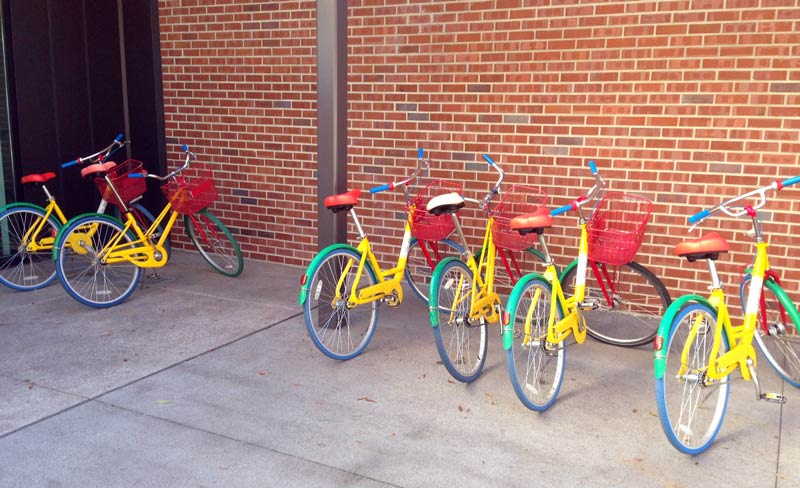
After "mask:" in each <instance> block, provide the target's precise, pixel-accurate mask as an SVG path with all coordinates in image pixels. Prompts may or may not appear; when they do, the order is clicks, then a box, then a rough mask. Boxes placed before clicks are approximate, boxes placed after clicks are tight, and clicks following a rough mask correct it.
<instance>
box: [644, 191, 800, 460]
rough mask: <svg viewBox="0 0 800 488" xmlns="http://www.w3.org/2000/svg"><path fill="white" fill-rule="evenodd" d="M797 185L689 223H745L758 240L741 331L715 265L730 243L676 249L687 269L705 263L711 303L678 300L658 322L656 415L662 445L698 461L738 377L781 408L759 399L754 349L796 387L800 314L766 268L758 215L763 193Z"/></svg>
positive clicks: (708, 241)
mask: <svg viewBox="0 0 800 488" xmlns="http://www.w3.org/2000/svg"><path fill="white" fill-rule="evenodd" d="M796 183H800V176H796V177H794V178H789V179H787V180H783V181H776V182H774V183H772V184H771V185H768V186H765V187H763V188H758V189H756V190H753V191H750V192H748V193H745V194H743V195H740V196H738V197H735V198H733V199H731V200H728V201H726V202H723V203H721V204H719V205H717V206H715V207H713V208H711V209H710V210H703V211H702V212H700V213H698V214H696V215H693V216H691V217H690V218H689V223H690V224H693V225H692V228H694V226H695V225H698V224H699V223H700V222H701V221H703V220H704V219H706V218H708V217H710V216H712V215H714V214H716V213H719V212H721V213H724V214H725V215H728V216H730V217H747V218H749V219H750V221H751V223H752V225H753V232H752V233H750V234H748V235H749V236H750V237H752V238H753V240H754V241H755V245H756V254H755V258H754V260H753V266H752V268H751V271H750V275H749V276H748V277H745V279H744V280H743V282H742V285H741V293H742V294H741V298H742V304H743V306H744V322H743V323H742V324H741V325H733V324H732V323H731V318H730V315H729V312H728V307H727V305H726V304H725V294H724V293H723V283H722V281H721V279H720V276H719V274H718V273H717V268H716V264H715V261H716V260H717V259H718V258H719V255H720V254H721V253H726V252H728V250H729V249H730V244H729V243H728V241H727V240H725V239H723V238H722V237H721V236H720V235H719V234H718V233H716V232H710V233H707V234H706V235H704V236H701V237H700V238H699V239H690V240H687V241H683V242H681V243H680V244H678V245H677V246H676V247H675V253H676V254H677V255H679V256H681V257H685V258H686V259H687V260H689V262H694V261H697V260H705V261H706V264H707V266H708V271H709V273H710V274H711V286H710V290H711V296H709V297H708V298H705V297H702V296H699V295H685V296H682V297H680V298H679V299H677V300H675V303H673V304H672V306H671V307H670V308H669V309H667V311H666V313H665V314H664V317H663V319H662V320H661V325H660V327H659V329H658V335H657V336H656V339H655V343H654V347H655V359H654V367H655V380H656V403H657V404H658V415H659V417H660V419H661V427H662V428H663V429H664V433H665V434H666V436H667V439H668V440H669V441H670V443H671V444H672V445H673V446H674V447H675V448H676V449H678V450H679V451H681V452H684V453H686V454H698V453H701V452H703V451H705V450H706V449H707V448H708V447H709V446H710V445H711V443H712V442H714V439H715V438H716V436H717V433H718V432H719V429H720V427H721V426H722V421H723V419H724V417H725V411H726V409H727V407H728V394H729V391H730V383H731V381H732V379H733V378H732V376H733V375H734V374H735V373H737V372H738V373H739V374H741V376H742V378H744V380H745V381H750V380H752V381H753V385H754V386H755V390H756V398H757V399H758V400H766V401H769V402H775V403H784V402H785V401H786V398H785V397H784V396H783V395H781V394H779V393H762V392H761V387H760V385H759V383H758V376H756V351H755V348H754V347H753V344H754V342H755V344H756V345H757V346H758V347H759V349H760V350H761V352H762V353H763V354H764V357H765V358H766V359H767V362H768V363H769V364H770V365H771V366H772V367H773V368H774V369H775V371H776V372H777V373H778V374H779V375H780V376H781V377H782V378H783V379H784V380H785V381H786V382H787V383H789V384H791V385H792V386H795V387H800V335H798V331H797V327H798V325H800V314H798V312H797V307H796V306H795V305H794V304H793V303H792V301H791V300H790V299H789V296H788V295H787V294H786V292H785V291H784V290H783V288H781V286H780V283H779V280H778V277H777V274H776V273H775V272H774V271H772V270H771V269H770V266H769V259H768V258H767V246H768V243H767V240H766V238H765V236H764V233H763V228H762V223H761V219H760V217H759V215H758V213H757V212H756V210H758V209H759V208H761V207H763V206H764V204H765V203H766V201H767V192H768V191H771V190H775V191H777V190H780V189H782V188H784V187H787V186H790V185H794V184H796ZM748 202H752V205H750V204H748Z"/></svg>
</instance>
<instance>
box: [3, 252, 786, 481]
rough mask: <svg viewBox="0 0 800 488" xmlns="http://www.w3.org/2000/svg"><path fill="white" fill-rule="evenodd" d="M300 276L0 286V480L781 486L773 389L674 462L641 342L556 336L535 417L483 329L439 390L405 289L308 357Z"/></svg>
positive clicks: (739, 405)
mask: <svg viewBox="0 0 800 488" xmlns="http://www.w3.org/2000/svg"><path fill="white" fill-rule="evenodd" d="M302 272H303V270H301V269H299V268H291V267H286V266H278V265H274V264H267V263H261V262H252V261H249V262H247V263H246V265H245V271H244V273H243V274H242V276H241V277H239V278H237V279H230V278H226V277H224V276H221V275H218V274H216V273H214V272H213V271H212V270H211V269H210V268H208V267H207V266H206V265H205V263H204V262H203V261H202V260H201V259H200V257H199V256H198V255H197V254H194V253H184V252H178V253H176V254H175V256H173V258H172V259H171V262H170V264H169V265H168V266H167V267H166V268H164V269H163V270H161V274H162V276H161V279H160V280H158V281H153V280H147V281H146V283H145V286H144V289H139V290H137V291H136V292H135V293H134V294H133V295H132V296H131V298H130V299H129V300H128V301H127V302H126V303H124V304H122V305H120V306H117V307H115V308H112V309H110V310H93V309H90V308H87V307H84V306H83V305H80V304H79V303H77V302H76V301H74V300H72V299H71V298H70V297H69V296H67V294H66V292H64V291H63V289H62V288H61V285H60V284H59V283H58V282H56V283H54V284H53V285H51V286H50V287H48V288H46V289H44V290H39V291H35V292H29V293H18V292H13V291H11V290H9V289H6V288H0V310H1V311H2V312H1V313H0V486H2V487H26V488H27V487H45V486H47V487H61V486H65V487H79V486H80V487H117V486H119V487H130V486H145V487H162V486H163V487H183V486H186V487H199V486H220V487H251V486H258V487H262V486H264V487H271V486H275V487H286V486H302V487H308V486H315V487H316V486H358V487H368V486H402V487H411V486H434V487H438V486H465V487H466V486H511V487H515V486H519V487H531V486H614V487H619V486H630V487H641V486H648V487H650V486H663V487H680V486H686V487H690V486H700V485H701V484H709V485H711V484H712V483H713V484H716V485H717V486H744V487H781V488H784V487H785V488H788V487H794V486H800V464H799V463H798V459H800V418H799V417H800V392H798V391H796V390H795V389H793V388H791V387H787V389H786V390H785V394H786V395H787V397H788V403H787V404H786V405H784V406H779V405H772V404H766V403H764V402H757V401H756V400H755V395H754V393H753V388H752V385H751V384H749V383H744V382H742V381H738V382H736V383H735V385H734V387H733V388H732V392H731V398H730V402H729V409H728V413H727V415H726V418H725V423H724V425H723V427H722V430H721V432H720V435H719V437H718V438H717V441H716V443H715V444H714V445H713V446H712V447H711V448H710V449H709V450H708V451H707V452H706V453H704V454H702V455H700V456H697V457H688V456H685V455H683V454H681V453H679V452H678V451H676V450H675V449H674V448H673V447H672V446H671V445H670V444H669V443H668V442H667V440H666V438H665V436H664V434H663V432H662V431H661V427H660V423H659V420H658V416H657V414H656V405H655V398H654V397H655V395H654V386H653V372H652V356H653V355H652V351H651V350H650V348H649V347H645V348H640V349H621V348H614V347H610V346H605V345H602V344H599V343H596V342H593V341H591V340H588V341H587V342H586V343H585V344H583V345H581V346H573V347H571V348H570V349H569V353H568V357H567V374H566V377H565V379H564V385H563V387H562V390H561V395H560V396H559V399H558V401H557V402H556V403H555V405H554V406H553V407H552V408H551V409H550V410H549V411H547V412H545V413H543V414H537V413H535V412H531V411H529V410H527V409H526V408H525V407H524V406H523V405H522V404H521V403H520V402H519V401H518V400H517V398H516V396H515V395H514V392H513V390H512V388H511V385H510V383H509V380H508V377H507V376H508V374H507V371H506V367H505V359H504V356H503V354H502V348H501V343H500V336H499V330H498V329H494V331H495V332H496V333H493V334H492V338H491V342H490V344H489V356H488V359H487V367H486V370H485V372H484V374H483V376H482V377H481V378H479V379H478V380H477V381H476V382H475V383H473V384H471V385H463V384H461V383H458V382H456V381H454V380H453V379H451V377H450V376H449V375H448V373H447V371H446V370H445V369H444V367H443V366H442V365H441V364H440V362H439V357H438V354H437V352H436V346H435V344H434V340H433V334H432V333H431V331H430V326H429V324H428V320H427V315H426V310H425V308H426V307H425V306H424V305H423V304H422V303H421V302H419V300H417V299H416V298H415V297H414V296H413V295H412V294H409V295H408V296H407V300H406V301H405V302H404V303H403V304H402V305H401V306H400V307H399V308H398V309H389V308H388V307H382V309H381V320H380V323H379V324H378V330H377V332H376V333H375V337H374V338H373V340H372V343H371V344H370V346H369V348H368V349H367V351H366V352H365V353H364V354H363V355H361V356H359V357H357V358H355V359H353V360H351V361H348V362H336V361H333V360H331V359H328V358H327V357H325V356H323V355H322V353H320V352H319V351H317V349H316V348H315V347H314V345H313V343H312V342H311V340H310V339H309V337H308V333H307V332H306V330H305V325H304V321H303V316H302V311H301V309H300V307H299V306H298V305H297V290H298V287H299V277H300V275H301V273H302ZM760 366H761V367H760V368H759V371H760V372H761V376H760V378H761V380H762V383H764V385H765V389H767V390H771V391H781V390H782V388H783V386H782V383H781V382H780V380H779V379H778V377H777V376H776V375H775V374H774V373H773V372H772V371H771V370H770V369H769V367H768V365H767V364H766V362H762V363H760Z"/></svg>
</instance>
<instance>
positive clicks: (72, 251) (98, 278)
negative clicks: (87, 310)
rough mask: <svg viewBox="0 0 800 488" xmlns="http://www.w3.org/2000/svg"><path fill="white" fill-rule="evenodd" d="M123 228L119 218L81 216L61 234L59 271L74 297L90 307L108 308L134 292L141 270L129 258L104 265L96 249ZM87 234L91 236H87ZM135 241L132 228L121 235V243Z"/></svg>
mask: <svg viewBox="0 0 800 488" xmlns="http://www.w3.org/2000/svg"><path fill="white" fill-rule="evenodd" d="M123 230H124V226H123V225H122V224H121V223H120V222H119V221H118V220H116V219H114V218H113V217H109V216H106V215H100V214H89V215H82V216H79V217H76V218H74V219H73V220H70V221H69V222H67V223H66V224H65V225H64V228H63V229H62V230H61V232H60V233H59V235H58V243H57V250H56V254H55V257H56V271H57V273H58V279H59V281H61V284H62V286H63V287H64V289H65V290H66V291H67V293H68V294H69V295H70V296H71V297H72V298H74V299H75V300H77V301H79V302H80V303H83V304H84V305H88V306H90V307H94V308H107V307H112V306H114V305H118V304H120V303H122V302H124V301H125V300H127V298H128V297H129V296H130V295H131V294H132V293H133V292H134V290H135V289H136V285H137V284H138V283H139V280H140V279H141V275H142V269H141V268H139V267H138V266H136V265H135V264H133V263H131V262H130V261H123V262H120V263H114V264H103V263H102V262H99V261H98V260H97V259H96V254H95V252H94V251H95V250H102V249H103V248H104V247H106V245H107V244H108V243H109V242H111V240H112V239H115V238H116V236H117V235H119V233H121V232H122V231H123ZM88 233H91V237H88V238H87V235H88ZM135 240H136V239H135V237H134V236H133V234H132V233H131V232H130V231H128V232H126V233H125V235H123V236H122V242H132V241H135ZM70 243H72V245H70ZM75 246H79V248H78V249H81V250H77V249H76V248H75ZM92 254H95V255H94V256H92Z"/></svg>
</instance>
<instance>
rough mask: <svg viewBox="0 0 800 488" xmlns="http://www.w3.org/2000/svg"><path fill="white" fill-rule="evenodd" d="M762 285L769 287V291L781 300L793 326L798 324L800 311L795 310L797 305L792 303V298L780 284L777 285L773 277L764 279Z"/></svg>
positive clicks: (799, 324) (799, 323)
mask: <svg viewBox="0 0 800 488" xmlns="http://www.w3.org/2000/svg"><path fill="white" fill-rule="evenodd" d="M764 285H765V286H766V287H767V288H769V289H770V291H771V292H772V293H774V294H775V297H776V298H777V299H778V301H779V302H781V305H783V308H784V310H786V311H787V312H788V313H789V317H791V319H792V322H793V323H794V325H795V327H797V326H800V312H798V311H797V307H795V305H794V303H792V299H791V298H789V295H787V294H786V291H784V289H783V288H781V285H779V284H778V283H777V282H776V281H775V280H773V279H766V280H764ZM798 332H800V331H798Z"/></svg>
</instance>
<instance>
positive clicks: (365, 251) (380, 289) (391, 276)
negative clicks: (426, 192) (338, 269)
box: [335, 206, 414, 308]
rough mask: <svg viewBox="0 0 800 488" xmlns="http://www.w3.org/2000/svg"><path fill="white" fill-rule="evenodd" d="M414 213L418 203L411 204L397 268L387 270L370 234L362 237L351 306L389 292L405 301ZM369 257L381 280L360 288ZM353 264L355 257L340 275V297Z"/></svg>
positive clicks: (400, 300)
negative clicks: (404, 289) (380, 260)
mask: <svg viewBox="0 0 800 488" xmlns="http://www.w3.org/2000/svg"><path fill="white" fill-rule="evenodd" d="M350 211H351V212H353V213H355V211H354V209H351V210H350ZM413 215H414V207H413V206H411V207H409V212H408V216H407V218H406V222H405V228H404V230H403V244H402V246H401V247H400V255H399V256H398V257H397V265H396V266H395V267H394V268H391V269H388V270H386V271H383V270H382V269H381V267H380V264H379V263H378V259H377V258H376V257H375V254H374V253H373V252H372V246H371V245H370V243H369V238H368V237H367V236H366V234H365V235H364V236H363V237H362V238H361V241H360V242H359V244H358V246H357V247H356V250H357V251H358V252H359V253H361V260H360V261H359V263H358V268H356V277H355V280H353V285H352V286H351V290H350V300H349V301H348V302H347V307H348V308H353V307H355V306H358V305H364V304H366V303H370V302H374V301H375V300H380V299H382V298H384V297H386V296H394V297H396V300H397V303H401V302H402V301H403V287H402V284H401V283H402V280H403V273H404V272H405V269H406V265H407V264H408V251H409V247H410V245H411V222H412V220H411V219H412V217H413ZM368 261H369V264H370V266H372V269H373V270H375V273H376V274H377V276H378V282H377V283H375V284H374V285H371V286H368V287H365V288H361V289H358V284H359V283H360V282H361V276H363V274H364V267H365V266H366V263H367V262H368ZM352 266H353V261H350V262H348V263H347V265H346V266H345V267H344V269H343V270H342V274H341V275H340V276H339V280H338V281H337V283H336V294H335V299H336V300H340V299H341V297H342V294H341V292H340V291H339V290H341V289H342V287H343V286H344V281H345V279H346V277H347V274H348V273H349V272H350V269H351V268H352Z"/></svg>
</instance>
